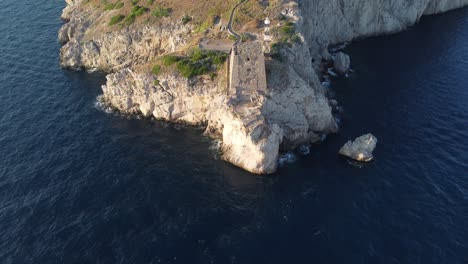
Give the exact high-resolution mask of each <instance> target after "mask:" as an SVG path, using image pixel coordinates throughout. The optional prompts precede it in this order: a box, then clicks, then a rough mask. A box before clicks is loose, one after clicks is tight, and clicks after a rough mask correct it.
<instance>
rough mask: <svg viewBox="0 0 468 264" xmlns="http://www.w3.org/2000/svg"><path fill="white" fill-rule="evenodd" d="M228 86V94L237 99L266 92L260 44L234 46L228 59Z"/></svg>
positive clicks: (250, 43) (251, 43) (263, 60)
mask: <svg viewBox="0 0 468 264" xmlns="http://www.w3.org/2000/svg"><path fill="white" fill-rule="evenodd" d="M229 84H230V85H229V86H230V87H229V93H230V94H231V95H237V97H245V96H249V95H252V94H258V93H265V92H266V91H267V79H266V71H265V57H264V55H263V44H262V43H261V42H259V41H256V42H247V43H239V44H237V45H234V47H233V48H232V52H231V58H230V79H229Z"/></svg>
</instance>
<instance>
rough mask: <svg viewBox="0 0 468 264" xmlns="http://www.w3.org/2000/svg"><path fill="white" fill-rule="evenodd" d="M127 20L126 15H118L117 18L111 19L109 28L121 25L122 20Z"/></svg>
mask: <svg viewBox="0 0 468 264" xmlns="http://www.w3.org/2000/svg"><path fill="white" fill-rule="evenodd" d="M124 19H125V16H124V15H116V16H113V17H111V19H110V21H109V26H112V25H115V24H118V23H120V22H121V21H122V20H124Z"/></svg>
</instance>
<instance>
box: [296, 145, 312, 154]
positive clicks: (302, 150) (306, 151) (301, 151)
mask: <svg viewBox="0 0 468 264" xmlns="http://www.w3.org/2000/svg"><path fill="white" fill-rule="evenodd" d="M297 153H299V154H300V155H302V156H307V155H309V154H310V145H302V146H300V147H299V148H298V149H297Z"/></svg>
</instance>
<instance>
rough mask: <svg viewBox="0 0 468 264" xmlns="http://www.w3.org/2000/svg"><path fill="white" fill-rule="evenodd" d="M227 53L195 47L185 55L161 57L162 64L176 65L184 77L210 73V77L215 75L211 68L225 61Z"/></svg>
mask: <svg viewBox="0 0 468 264" xmlns="http://www.w3.org/2000/svg"><path fill="white" fill-rule="evenodd" d="M226 59H227V54H225V53H222V52H216V51H203V50H200V49H195V50H193V51H192V52H190V54H189V55H188V56H186V57H182V56H174V55H167V56H164V57H163V58H162V63H163V65H164V66H171V65H174V64H175V65H176V68H177V70H178V71H179V73H180V74H181V75H182V76H184V77H185V78H192V77H195V76H199V75H203V74H207V73H210V72H211V73H210V76H211V78H215V77H216V73H215V72H213V71H212V70H213V69H216V66H220V65H222V64H224V63H225V62H226Z"/></svg>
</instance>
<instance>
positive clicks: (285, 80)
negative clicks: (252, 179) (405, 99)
mask: <svg viewBox="0 0 468 264" xmlns="http://www.w3.org/2000/svg"><path fill="white" fill-rule="evenodd" d="M280 2H281V1H280ZM67 4H68V5H67V7H66V8H65V9H64V12H63V14H62V18H63V19H64V20H65V21H66V23H65V24H64V26H63V27H62V28H61V30H60V32H59V40H60V41H61V42H62V43H63V44H64V46H63V47H62V49H61V65H62V66H63V67H65V68H85V69H99V70H103V71H106V72H108V73H109V75H108V76H107V83H106V85H105V86H103V93H104V100H106V101H107V102H108V103H109V104H111V105H112V106H113V107H115V108H117V109H119V110H120V111H122V112H127V113H140V114H143V115H145V116H153V117H155V118H156V119H161V120H166V121H170V122H186V123H189V124H194V125H203V126H206V132H205V133H206V134H207V135H209V136H212V137H215V138H219V139H220V140H222V147H221V150H222V151H223V155H222V157H223V158H224V159H225V160H227V161H229V162H231V163H233V164H235V165H237V166H239V167H242V168H244V169H246V170H248V171H251V172H253V173H257V174H269V173H274V172H275V171H276V169H277V159H278V153H279V151H280V150H288V149H292V148H295V147H297V146H299V145H300V144H304V143H312V142H316V141H318V140H319V139H320V136H319V135H320V134H326V133H334V132H336V131H337V130H338V126H337V124H336V122H335V119H334V117H333V114H332V108H331V107H330V104H329V102H328V99H327V98H326V96H325V91H324V88H323V87H322V85H321V84H320V81H319V76H318V74H317V72H318V68H319V64H320V62H321V61H322V60H328V59H329V54H328V51H327V50H328V45H331V44H336V43H339V42H344V41H350V40H353V39H355V38H359V37H364V36H370V35H376V34H384V33H391V32H396V31H400V30H403V29H405V28H406V27H408V26H410V25H412V24H414V23H416V22H417V21H418V20H419V19H420V17H421V16H422V15H425V14H434V13H440V12H444V11H447V10H450V9H454V8H458V7H462V6H464V5H467V4H468V0H350V1H342V0H317V1H308V0H298V1H282V2H281V3H280V5H281V6H280V8H279V10H281V13H282V15H284V16H286V17H288V18H289V19H291V20H292V21H294V23H295V25H296V30H297V31H298V36H299V37H300V39H301V41H299V42H296V43H294V44H293V45H290V46H288V47H284V48H283V49H282V50H281V54H282V58H283V59H282V60H281V61H276V60H267V61H266V68H267V70H266V72H268V74H267V84H268V86H267V87H266V89H264V90H262V91H261V92H258V91H254V92H247V93H245V92H243V91H239V90H236V89H234V91H231V90H230V87H231V86H230V84H229V83H230V80H229V78H227V76H228V74H227V71H228V70H227V69H228V67H226V68H225V69H224V68H223V69H219V72H218V75H217V76H218V77H216V78H212V77H210V76H199V77H194V78H191V79H187V78H184V77H182V76H181V75H180V74H178V73H177V72H163V73H161V74H160V75H158V76H157V78H156V76H155V75H153V74H151V73H150V70H149V68H150V67H151V62H152V60H153V59H154V58H155V57H157V56H162V55H165V54H170V53H174V52H180V51H183V50H185V49H187V48H188V47H189V45H190V44H191V42H193V39H192V38H193V36H194V32H195V30H194V27H193V26H192V25H191V24H190V23H189V24H184V23H182V22H181V21H172V20H169V19H167V20H162V22H161V23H160V24H159V25H158V26H154V25H153V26H152V25H131V26H125V27H122V28H120V29H117V30H111V31H110V30H109V31H108V30H106V29H105V27H106V21H109V19H110V17H111V16H112V15H115V12H113V11H111V12H107V13H106V12H102V11H99V10H96V9H93V8H90V7H89V6H88V5H86V4H84V1H82V0H67ZM302 14H307V15H304V16H303V15H302ZM156 80H157V81H156Z"/></svg>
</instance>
